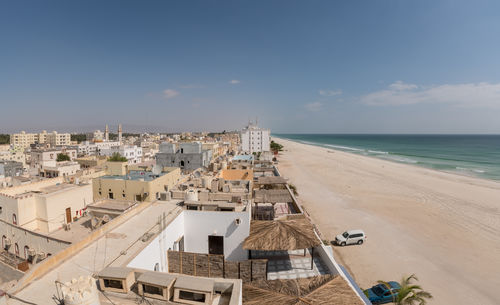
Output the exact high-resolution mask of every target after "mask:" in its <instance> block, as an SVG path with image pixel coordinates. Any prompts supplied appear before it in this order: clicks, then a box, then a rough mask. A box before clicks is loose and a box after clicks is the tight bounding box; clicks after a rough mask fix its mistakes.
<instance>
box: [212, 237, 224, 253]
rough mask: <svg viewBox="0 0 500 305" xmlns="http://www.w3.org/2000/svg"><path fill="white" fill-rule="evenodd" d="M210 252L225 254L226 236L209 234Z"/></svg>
mask: <svg viewBox="0 0 500 305" xmlns="http://www.w3.org/2000/svg"><path fill="white" fill-rule="evenodd" d="M208 254H222V255H224V236H217V235H209V236H208Z"/></svg>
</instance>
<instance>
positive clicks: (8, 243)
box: [4, 237, 12, 247]
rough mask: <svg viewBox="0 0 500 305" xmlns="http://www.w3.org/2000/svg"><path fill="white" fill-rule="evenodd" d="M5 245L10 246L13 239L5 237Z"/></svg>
mask: <svg viewBox="0 0 500 305" xmlns="http://www.w3.org/2000/svg"><path fill="white" fill-rule="evenodd" d="M4 245H5V247H10V246H11V245H12V241H11V240H10V238H8V237H7V238H5V239H4Z"/></svg>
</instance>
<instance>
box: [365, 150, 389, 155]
mask: <svg viewBox="0 0 500 305" xmlns="http://www.w3.org/2000/svg"><path fill="white" fill-rule="evenodd" d="M368 152H369V153H372V154H380V155H387V154H389V152H387V151H380V150H369V151H368Z"/></svg>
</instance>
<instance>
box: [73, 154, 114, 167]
mask: <svg viewBox="0 0 500 305" xmlns="http://www.w3.org/2000/svg"><path fill="white" fill-rule="evenodd" d="M107 159H108V158H107V157H106V156H87V157H80V158H76V159H75V161H76V162H78V164H80V167H81V168H92V167H101V166H104V164H106V160H107Z"/></svg>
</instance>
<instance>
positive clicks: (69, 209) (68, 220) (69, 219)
mask: <svg viewBox="0 0 500 305" xmlns="http://www.w3.org/2000/svg"><path fill="white" fill-rule="evenodd" d="M70 222H71V208H66V223H70Z"/></svg>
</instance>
